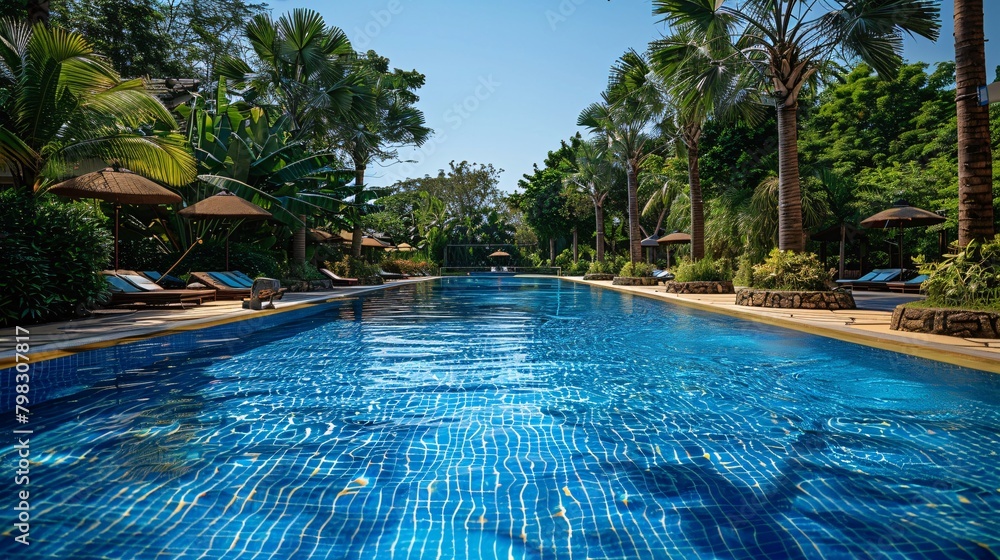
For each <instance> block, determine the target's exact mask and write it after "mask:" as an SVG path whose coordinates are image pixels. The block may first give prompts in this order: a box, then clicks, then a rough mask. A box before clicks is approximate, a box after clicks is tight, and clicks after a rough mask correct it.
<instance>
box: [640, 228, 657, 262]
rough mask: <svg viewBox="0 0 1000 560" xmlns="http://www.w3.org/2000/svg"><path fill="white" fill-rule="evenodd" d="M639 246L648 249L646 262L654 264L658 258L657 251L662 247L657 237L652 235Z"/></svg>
mask: <svg viewBox="0 0 1000 560" xmlns="http://www.w3.org/2000/svg"><path fill="white" fill-rule="evenodd" d="M639 245H641V246H642V247H645V248H646V262H653V259H654V258H656V254H655V251H656V249H657V248H658V247H659V246H660V244H659V243H658V239H657V238H656V235H655V234H654V235H650V236H649V237H647V238H646V239H643V240H642V241H640V242H639Z"/></svg>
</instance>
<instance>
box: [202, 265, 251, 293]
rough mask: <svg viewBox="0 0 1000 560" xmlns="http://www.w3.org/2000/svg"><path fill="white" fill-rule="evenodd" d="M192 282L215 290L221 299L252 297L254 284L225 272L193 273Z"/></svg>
mask: <svg viewBox="0 0 1000 560" xmlns="http://www.w3.org/2000/svg"><path fill="white" fill-rule="evenodd" d="M190 278H191V281H193V282H199V283H201V284H204V285H205V286H208V287H209V288H213V289H215V290H216V292H217V296H216V297H218V298H219V299H243V298H248V297H250V288H251V287H252V286H253V282H247V281H245V280H243V279H237V278H235V277H233V276H230V275H228V274H226V273H223V272H192V273H191V277H190Z"/></svg>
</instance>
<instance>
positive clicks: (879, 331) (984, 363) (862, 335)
mask: <svg viewBox="0 0 1000 560" xmlns="http://www.w3.org/2000/svg"><path fill="white" fill-rule="evenodd" d="M432 279H433V278H415V279H410V280H399V281H393V282H389V283H387V284H384V285H382V286H360V287H350V288H335V289H333V290H330V291H325V292H307V293H294V294H293V293H289V294H286V295H285V297H284V298H283V299H282V300H281V301H279V302H276V303H275V307H276V310H275V311H263V312H262V311H250V310H246V309H243V308H242V306H241V302H239V301H220V302H212V303H206V304H203V305H201V306H197V307H188V308H187V309H182V308H179V307H172V308H151V309H141V310H132V309H111V310H102V311H100V312H98V313H96V314H95V316H94V317H90V318H86V319H78V320H72V321H62V322H58V323H47V324H44V325H34V326H29V327H28V328H29V330H30V341H31V357H32V360H34V361H41V360H47V359H52V358H58V357H61V356H65V355H68V354H72V353H74V352H79V351H83V350H89V349H94V348H100V347H102V346H109V345H111V344H116V343H121V342H122V341H124V340H127V339H142V338H146V337H149V336H156V335H157V334H164V333H166V332H175V331H183V330H191V329H200V328H205V327H208V326H214V325H218V324H221V323H227V322H231V321H238V320H241V319H245V318H247V317H250V316H260V314H261V313H275V312H282V311H287V310H290V309H294V308H297V307H300V306H303V305H308V304H311V303H316V302H321V301H328V300H331V299H335V298H342V297H351V296H353V295H356V294H359V293H364V292H369V291H373V290H381V289H387V288H393V287H396V286H401V285H405V284H409V283H414V282H425V281H428V280H432ZM565 280H568V281H572V282H577V283H581V284H590V285H593V286H599V287H601V288H605V289H613V290H617V291H620V292H626V293H632V294H635V295H639V296H643V297H651V298H655V299H660V300H663V301H667V302H669V303H673V304H677V305H684V306H687V307H692V308H697V309H702V310H705V311H710V312H713V313H723V314H726V315H730V316H734V317H740V318H743V319H749V320H752V321H760V322H763V323H768V324H771V325H777V326H781V327H786V328H790V329H794V330H798V331H802V332H808V333H811V334H817V335H820V336H828V337H832V338H837V339H841V340H846V341H848V342H854V343H857V344H863V345H866V346H873V347H877V348H883V349H886V350H892V351H895V352H901V353H904V354H910V355H914V356H920V357H922V358H928V359H931V360H937V361H941V362H946V363H952V364H956V365H961V366H965V367H970V368H975V369H981V370H986V371H991V372H994V373H1000V340H993V339H968V338H953V337H946V336H938V335H928V334H918V333H904V332H899V331H893V330H890V329H889V319H890V317H891V315H892V309H893V308H895V307H896V305H899V304H900V303H905V302H908V301H913V300H915V299H920V296H911V295H901V294H885V293H876V292H871V293H864V292H858V293H857V294H855V299H856V301H857V302H858V307H859V309H856V310H850V311H823V310H808V309H792V310H789V309H767V308H756V307H744V306H737V305H736V304H735V296H733V295H732V294H729V295H705V296H695V295H676V294H667V293H665V292H664V289H663V287H655V288H653V287H625V286H612V285H611V282H585V281H583V280H581V279H578V278H565ZM13 349H14V332H13V329H4V330H3V331H2V332H0V369H4V368H8V367H11V366H13V365H14V352H13Z"/></svg>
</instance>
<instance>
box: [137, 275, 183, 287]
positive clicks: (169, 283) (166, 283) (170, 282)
mask: <svg viewBox="0 0 1000 560" xmlns="http://www.w3.org/2000/svg"><path fill="white" fill-rule="evenodd" d="M142 275H143V276H145V277H146V278H149V279H150V280H152V281H153V282H156V283H157V284H159V285H160V286H162V287H164V288H167V289H172V290H183V289H184V287H185V286H186V284H185V283H184V281H183V280H181V279H180V278H178V277H176V276H171V275H169V274H166V275H164V274H160V273H159V272H156V271H155V270H143V271H142Z"/></svg>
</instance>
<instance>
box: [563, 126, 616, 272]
mask: <svg viewBox="0 0 1000 560" xmlns="http://www.w3.org/2000/svg"><path fill="white" fill-rule="evenodd" d="M608 155H609V154H608V150H607V147H606V145H605V144H603V143H600V142H598V141H596V140H588V141H585V142H581V143H580V145H579V146H577V148H576V158H575V160H576V161H575V165H574V166H573V169H572V172H571V173H570V174H569V175H568V176H566V178H565V179H564V182H565V183H566V184H567V185H571V186H572V187H574V188H575V189H576V190H577V192H580V193H583V194H585V195H586V196H587V197H588V198H590V201H591V202H592V203H593V205H594V223H595V225H596V226H597V234H596V238H597V239H596V241H595V242H596V250H597V260H598V262H604V202H605V200H607V198H608V194H609V193H610V192H611V189H612V187H613V184H614V182H615V181H616V179H617V177H616V175H617V173H616V169H615V166H614V164H613V163H612V162H611V160H610V159H609V158H608Z"/></svg>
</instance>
